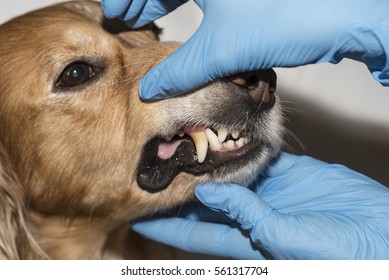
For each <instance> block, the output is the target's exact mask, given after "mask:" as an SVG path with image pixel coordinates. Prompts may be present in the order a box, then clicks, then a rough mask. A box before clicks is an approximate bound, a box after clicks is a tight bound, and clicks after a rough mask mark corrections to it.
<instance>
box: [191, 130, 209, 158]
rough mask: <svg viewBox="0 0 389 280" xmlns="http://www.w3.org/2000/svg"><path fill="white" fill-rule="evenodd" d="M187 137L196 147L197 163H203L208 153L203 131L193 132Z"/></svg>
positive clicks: (205, 136) (206, 139) (206, 140)
mask: <svg viewBox="0 0 389 280" xmlns="http://www.w3.org/2000/svg"><path fill="white" fill-rule="evenodd" d="M189 136H190V137H192V139H193V142H194V143H195V146H196V152H197V161H198V162H199V163H202V162H204V160H205V157H206V156H207V152H208V138H207V135H206V134H205V131H204V130H201V131H193V132H191V133H189Z"/></svg>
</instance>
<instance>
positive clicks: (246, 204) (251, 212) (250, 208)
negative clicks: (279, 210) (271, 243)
mask: <svg viewBox="0 0 389 280" xmlns="http://www.w3.org/2000/svg"><path fill="white" fill-rule="evenodd" d="M195 195H196V196H197V198H198V199H199V200H200V201H201V202H202V203H203V204H204V205H205V206H207V207H209V208H211V209H213V210H215V211H222V212H224V213H225V214H226V215H227V216H228V217H229V218H230V219H232V220H234V221H236V222H238V223H239V224H240V225H241V226H242V228H243V229H244V230H247V231H249V232H251V231H252V229H253V226H254V225H255V223H256V221H257V220H258V219H261V218H263V217H266V216H267V215H268V213H269V212H270V211H272V209H271V208H270V206H269V205H268V204H267V203H266V202H264V201H263V200H262V199H261V198H260V197H259V196H258V195H257V194H255V193H254V192H252V191H251V190H249V189H247V188H244V187H242V186H239V185H235V184H224V185H217V184H206V185H200V186H198V187H196V188H195Z"/></svg>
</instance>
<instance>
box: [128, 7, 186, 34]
mask: <svg viewBox="0 0 389 280" xmlns="http://www.w3.org/2000/svg"><path fill="white" fill-rule="evenodd" d="M187 1H188V0H170V1H160V0H148V1H146V2H142V1H134V3H133V4H132V5H131V8H130V9H129V10H128V13H127V14H126V15H125V16H124V17H123V19H124V20H125V21H126V24H127V25H128V26H130V27H133V28H139V27H141V26H143V25H146V24H148V23H150V22H152V21H154V20H156V19H158V18H160V17H162V16H164V15H166V14H168V13H170V12H172V11H173V10H175V9H176V8H177V7H179V6H181V5H182V4H184V3H186V2H187Z"/></svg>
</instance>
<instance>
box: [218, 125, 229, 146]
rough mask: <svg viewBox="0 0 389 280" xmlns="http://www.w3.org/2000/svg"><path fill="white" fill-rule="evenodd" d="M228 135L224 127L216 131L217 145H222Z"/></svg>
mask: <svg viewBox="0 0 389 280" xmlns="http://www.w3.org/2000/svg"><path fill="white" fill-rule="evenodd" d="M227 135H228V130H227V128H225V127H221V128H219V129H218V130H217V139H218V140H219V143H223V142H224V140H226V138H227Z"/></svg>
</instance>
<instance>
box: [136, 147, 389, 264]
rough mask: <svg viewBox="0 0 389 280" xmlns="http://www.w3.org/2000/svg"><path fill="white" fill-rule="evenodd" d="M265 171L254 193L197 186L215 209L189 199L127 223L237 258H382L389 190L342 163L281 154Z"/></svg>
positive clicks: (387, 252)
mask: <svg viewBox="0 0 389 280" xmlns="http://www.w3.org/2000/svg"><path fill="white" fill-rule="evenodd" d="M266 176H267V178H266V179H263V180H262V182H260V183H259V185H258V187H256V188H254V189H255V190H254V192H253V191H251V190H250V189H247V188H244V187H241V186H237V185H204V186H199V187H197V188H196V190H195V193H196V196H197V198H198V199H199V200H200V201H201V202H202V203H203V204H204V205H206V206H207V207H209V208H210V209H213V210H214V211H217V212H212V213H211V214H209V212H210V210H203V209H202V208H201V207H193V206H192V208H190V209H186V210H185V211H181V212H184V213H183V214H182V215H179V216H175V217H162V218H158V219H151V220H145V221H141V222H138V223H136V224H134V225H133V228H134V230H135V231H137V232H139V233H141V234H142V235H144V236H146V237H148V238H151V239H154V240H156V241H159V242H163V243H166V244H168V245H172V246H176V247H179V248H181V249H184V250H187V251H191V252H197V253H207V254H213V255H218V256H224V257H232V258H239V259H254V258H259V259H262V258H264V257H267V258H269V257H274V258H276V259H389V189H387V188H386V187H384V186H382V185H381V184H379V183H378V182H376V181H374V180H372V179H370V178H367V177H366V176H364V175H361V174H359V173H357V172H355V171H352V170H350V169H348V168H346V167H344V166H341V165H332V164H327V163H324V162H321V161H318V160H315V159H313V158H310V157H307V156H294V155H290V154H285V153H284V154H282V155H281V157H280V159H278V160H277V161H276V162H275V164H273V165H272V166H271V167H270V168H269V169H268V170H267V171H266ZM218 212H219V213H218ZM226 217H228V218H229V219H227V218H226Z"/></svg>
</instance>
